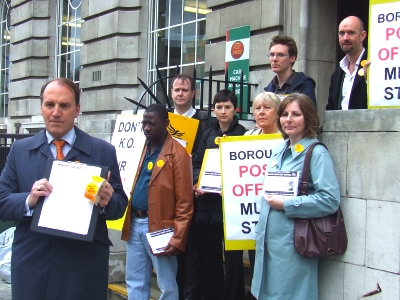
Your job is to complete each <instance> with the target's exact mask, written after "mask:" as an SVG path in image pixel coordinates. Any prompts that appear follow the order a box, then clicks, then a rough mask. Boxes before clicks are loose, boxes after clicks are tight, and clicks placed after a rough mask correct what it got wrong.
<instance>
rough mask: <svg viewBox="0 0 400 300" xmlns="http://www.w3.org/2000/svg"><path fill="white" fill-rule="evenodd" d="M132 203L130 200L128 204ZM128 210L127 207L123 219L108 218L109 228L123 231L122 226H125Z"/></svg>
mask: <svg viewBox="0 0 400 300" xmlns="http://www.w3.org/2000/svg"><path fill="white" fill-rule="evenodd" d="M129 204H130V202H129V201H128V205H129ZM127 210H128V208H126V209H125V213H124V215H123V217H122V218H121V219H118V220H113V221H110V220H107V221H106V222H107V228H108V229H114V230H119V231H122V226H124V222H125V216H126V211H127Z"/></svg>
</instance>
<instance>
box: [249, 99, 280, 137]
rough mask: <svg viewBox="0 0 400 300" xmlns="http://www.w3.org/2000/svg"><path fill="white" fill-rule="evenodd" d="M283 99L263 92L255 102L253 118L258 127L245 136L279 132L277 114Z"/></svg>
mask: <svg viewBox="0 0 400 300" xmlns="http://www.w3.org/2000/svg"><path fill="white" fill-rule="evenodd" d="M280 104H281V99H280V98H279V97H278V96H277V95H276V94H274V93H270V92H262V93H260V94H258V95H257V96H256V98H255V99H254V100H253V116H254V119H255V121H256V124H257V127H256V128H254V129H252V130H249V131H247V132H246V133H245V134H244V135H256V134H270V133H277V132H278V125H277V120H278V116H277V114H276V113H277V112H278V108H279V105H280Z"/></svg>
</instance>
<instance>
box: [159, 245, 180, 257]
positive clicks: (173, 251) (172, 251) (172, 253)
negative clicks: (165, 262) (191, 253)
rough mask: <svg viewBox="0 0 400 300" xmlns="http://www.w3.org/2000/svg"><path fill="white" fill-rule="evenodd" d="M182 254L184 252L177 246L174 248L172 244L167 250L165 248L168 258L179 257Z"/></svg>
mask: <svg viewBox="0 0 400 300" xmlns="http://www.w3.org/2000/svg"><path fill="white" fill-rule="evenodd" d="M181 252H182V250H179V249H178V248H176V247H175V246H172V245H171V244H168V245H167V246H166V247H165V248H164V253H163V254H164V255H166V256H175V255H178V254H180V253H181Z"/></svg>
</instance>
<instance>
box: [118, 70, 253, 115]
mask: <svg viewBox="0 0 400 300" xmlns="http://www.w3.org/2000/svg"><path fill="white" fill-rule="evenodd" d="M176 68H177V70H176V73H177V74H180V68H179V66H176ZM156 70H157V80H156V81H154V82H152V83H151V84H149V85H147V84H146V83H145V82H144V81H143V80H141V79H140V78H139V77H138V80H139V82H140V84H141V85H142V86H143V88H144V91H143V92H142V93H141V94H140V96H139V97H138V99H137V101H135V100H133V99H130V98H127V97H125V99H126V100H128V101H129V102H131V103H133V104H135V106H136V108H135V109H134V113H135V114H136V113H137V111H138V109H139V108H144V109H145V108H146V105H145V104H144V103H142V102H143V100H144V99H145V96H146V95H148V96H150V97H151V99H152V100H153V101H154V102H155V103H162V101H161V100H160V99H163V100H164V101H165V104H166V105H167V108H169V109H170V108H172V104H171V100H170V96H169V94H168V92H167V88H166V85H165V81H167V80H171V79H172V78H174V77H175V76H176V75H172V76H166V77H162V75H161V72H160V70H159V69H158V67H157V66H156ZM192 77H193V78H194V79H195V80H196V82H197V83H200V87H199V90H200V93H199V104H198V106H197V105H196V98H195V97H193V99H192V106H193V107H198V108H199V109H200V110H206V111H208V114H209V115H211V110H212V99H213V95H214V94H215V93H216V92H217V91H219V90H221V89H222V88H225V89H229V90H233V91H239V93H238V95H237V97H238V108H237V116H238V118H239V119H243V118H244V117H245V116H247V115H248V114H251V112H250V107H251V100H250V99H252V98H251V92H252V91H251V87H254V88H256V87H258V84H257V83H247V82H244V79H243V72H241V74H240V80H239V82H236V81H229V80H228V72H227V71H226V72H225V79H224V80H217V79H213V71H212V67H211V66H210V70H209V72H208V76H207V77H205V78H198V77H196V68H194V70H193V76H192ZM157 85H159V87H160V89H161V95H157V96H156V95H155V94H154V92H153V90H154V89H155V87H156V86H157ZM245 87H247V89H245ZM245 90H247V95H246V97H245V94H244V93H245ZM205 97H207V98H208V100H207V101H205ZM244 99H247V100H244ZM205 107H206V109H205ZM246 119H247V118H246Z"/></svg>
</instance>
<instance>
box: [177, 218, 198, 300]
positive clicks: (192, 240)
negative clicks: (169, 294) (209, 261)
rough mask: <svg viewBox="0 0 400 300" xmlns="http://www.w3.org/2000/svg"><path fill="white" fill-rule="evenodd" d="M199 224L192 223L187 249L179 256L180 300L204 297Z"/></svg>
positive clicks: (178, 279) (195, 299) (178, 280)
mask: <svg viewBox="0 0 400 300" xmlns="http://www.w3.org/2000/svg"><path fill="white" fill-rule="evenodd" d="M202 248H203V247H202V238H201V231H200V226H199V224H197V223H195V222H194V220H193V221H192V223H191V224H190V228H189V233H188V237H187V241H186V250H185V251H184V252H183V253H181V254H179V255H178V256H177V259H178V272H177V274H176V281H177V283H178V289H179V300H201V299H202V297H203V252H202Z"/></svg>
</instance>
